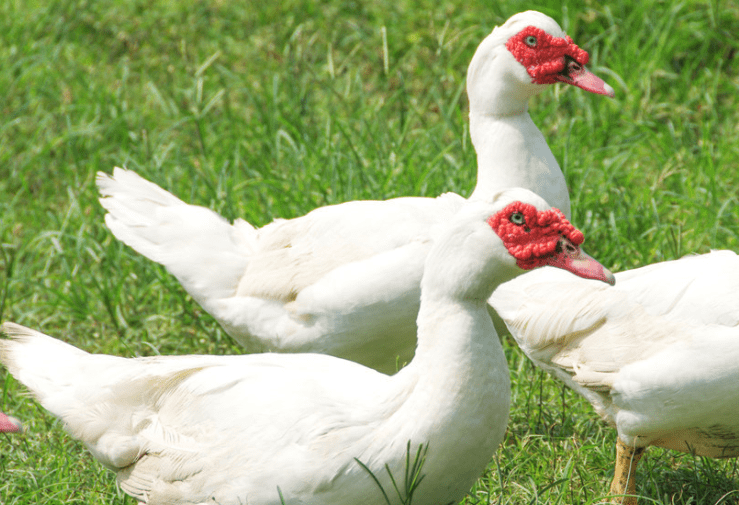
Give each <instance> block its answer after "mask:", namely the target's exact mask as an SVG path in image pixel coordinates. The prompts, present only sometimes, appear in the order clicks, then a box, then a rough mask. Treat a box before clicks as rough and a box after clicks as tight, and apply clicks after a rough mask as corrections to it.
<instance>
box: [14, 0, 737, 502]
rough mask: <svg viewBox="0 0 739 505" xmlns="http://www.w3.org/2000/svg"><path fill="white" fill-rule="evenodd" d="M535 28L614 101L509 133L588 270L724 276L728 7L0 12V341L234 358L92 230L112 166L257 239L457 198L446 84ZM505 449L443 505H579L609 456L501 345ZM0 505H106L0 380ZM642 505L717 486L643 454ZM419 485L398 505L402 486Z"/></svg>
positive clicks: (703, 496) (117, 497)
mask: <svg viewBox="0 0 739 505" xmlns="http://www.w3.org/2000/svg"><path fill="white" fill-rule="evenodd" d="M528 8H536V9H539V10H542V11H544V12H546V13H547V14H549V15H551V16H553V17H554V18H555V19H557V20H558V21H560V23H561V24H562V26H563V27H564V28H565V29H566V30H567V31H568V33H569V34H570V35H571V36H572V37H573V39H574V40H575V41H576V42H577V43H578V44H579V45H580V46H581V47H583V48H585V49H586V50H588V51H589V52H590V55H591V64H590V67H591V68H592V69H593V70H594V71H595V72H596V73H597V74H599V75H600V76H602V77H603V78H604V79H606V80H607V81H608V82H609V83H610V84H611V85H612V86H613V87H614V88H615V89H616V94H617V95H616V98H615V99H613V100H609V99H607V98H603V97H598V96H594V95H591V94H587V93H585V92H583V91H581V90H577V89H574V88H570V87H563V86H558V87H553V88H552V89H551V90H548V91H547V92H545V93H544V94H542V95H541V96H540V97H537V98H536V99H535V100H533V101H532V104H531V112H532V116H533V117H534V119H535V121H536V122H537V124H538V125H539V126H540V128H541V129H542V131H543V132H544V134H545V136H546V138H547V139H548V141H549V144H550V146H551V147H552V150H553V152H554V153H555V156H556V157H557V158H558V160H559V161H560V164H561V166H562V167H563V169H564V171H565V174H566V176H567V179H568V182H569V185H570V188H571V193H572V201H573V221H574V222H575V223H576V224H577V225H578V226H579V227H580V228H581V229H583V231H584V232H585V234H586V241H587V243H586V246H587V249H588V252H589V253H591V254H592V255H593V256H595V257H597V258H598V259H600V260H601V261H602V262H603V263H605V264H607V265H609V266H611V267H613V269H614V270H619V269H624V268H631V267H635V266H639V265H644V264H647V263H651V262H654V261H660V260H665V259H671V258H676V257H679V256H681V255H683V254H687V253H692V252H699V253H700V252H707V251H708V250H709V249H711V248H714V249H721V248H729V249H734V250H739V210H738V209H737V201H738V199H739V194H738V192H739V189H737V188H739V128H738V127H737V125H738V124H739V103H738V102H739V99H738V98H737V97H739V76H738V75H737V72H738V70H737V69H739V64H738V62H737V56H736V54H737V49H738V48H739V41H738V39H737V37H738V35H737V34H739V7H738V6H737V4H736V2H733V1H732V2H729V1H691V2H682V3H680V2H674V1H645V2H636V1H634V0H628V1H626V0H623V1H618V0H617V1H614V2H608V3H603V4H602V5H601V4H598V3H595V2H589V1H588V2H555V1H553V0H552V1H549V0H546V1H539V2H534V3H531V2H522V1H511V2H494V3H492V4H490V5H486V4H479V5H478V4H470V3H464V2H455V3H451V2H447V3H445V4H443V5H439V4H438V2H429V1H424V0H421V1H418V2H407V1H406V2H403V1H401V2H345V3H342V2H333V3H310V2H305V1H297V0H294V1H287V2H261V3H259V2H248V3H246V4H244V3H243V2H201V3H197V2H196V3H193V2H169V1H167V2H165V1H155V2H143V1H140V0H136V1H131V2H113V1H109V0H101V1H96V2H92V1H84V0H62V1H55V2H39V1H33V0H31V1H20V0H9V1H6V2H4V3H2V4H0V27H1V28H2V31H0V39H1V40H0V89H2V90H3V92H2V93H0V107H1V109H0V110H2V113H3V116H2V122H1V123H0V215H1V216H2V218H1V220H0V247H1V248H2V254H0V289H1V290H2V291H1V292H0V319H2V320H6V321H7V320H10V321H15V322H18V323H20V324H26V325H28V326H30V327H33V328H37V329H40V330H42V331H45V332H47V333H50V334H52V335H54V336H57V337H61V338H64V339H65V340H67V341H69V342H71V343H73V344H75V345H77V346H80V347H82V348H84V349H86V350H88V351H91V352H104V353H111V354H117V355H124V356H134V355H150V354H156V353H162V354H175V353H176V354H183V353H215V354H226V353H238V352H240V350H239V347H238V346H237V345H236V344H234V343H233V342H232V341H231V339H230V338H229V337H228V336H227V335H226V334H225V333H224V332H223V330H222V329H221V328H220V327H219V326H218V325H217V324H216V323H215V322H214V321H213V320H212V319H211V318H210V317H209V316H207V314H205V313H204V312H203V311H202V309H200V307H199V306H198V305H197V304H196V303H194V302H193V301H192V300H191V299H190V298H189V297H188V296H187V295H186V294H185V293H184V291H183V290H182V289H181V288H180V287H179V285H178V283H177V282H176V281H175V280H174V279H173V278H172V277H171V276H169V275H168V274H167V273H166V272H165V271H164V270H163V269H162V268H160V267H158V266H156V265H154V264H152V263H151V262H149V261H148V260H145V259H144V258H142V257H140V256H138V255H137V254H135V253H134V252H132V251H131V250H130V249H128V248H126V247H125V246H122V245H121V244H120V243H118V242H117V241H116V240H114V239H113V238H112V236H111V234H110V233H109V232H108V231H107V229H106V228H105V227H104V224H103V220H102V215H103V212H102V209H101V208H100V206H99V204H98V203H97V193H96V189H95V186H94V175H95V173H96V172H97V171H98V170H102V171H106V172H110V171H111V170H112V167H113V166H115V165H125V166H127V167H128V168H131V169H134V170H136V171H138V172H139V173H141V174H142V175H143V176H144V177H146V178H147V179H150V180H152V181H154V182H156V183H157V184H160V185H161V186H163V187H164V188H166V189H167V190H169V191H171V192H173V193H174V194H176V195H177V196H179V197H180V198H182V199H183V200H185V201H188V202H193V203H197V204H200V205H205V206H208V207H210V208H213V209H214V210H216V211H218V212H219V213H221V214H222V215H224V216H225V217H227V218H229V219H233V218H235V217H243V218H245V219H247V220H249V221H250V222H252V223H254V224H256V225H262V224H265V223H267V222H269V221H271V220H272V219H273V218H275V217H293V216H298V215H302V214H304V213H306V212H308V211H310V210H311V209H313V208H315V207H317V206H321V205H326V204H331V203H337V202H342V201H346V200H352V199H385V198H391V197H395V196H402V195H429V196H433V195H437V194H440V193H442V192H445V191H456V192H459V193H461V194H464V195H467V194H469V192H470V190H471V188H472V187H473V185H474V178H475V156H474V152H473V149H472V146H471V144H470V140H469V134H468V127H467V120H466V114H467V99H466V94H465V88H464V85H465V83H464V77H465V74H466V68H467V64H468V63H469V60H470V58H471V56H472V53H473V52H474V49H475V47H476V46H477V44H478V43H479V41H480V40H482V38H483V37H484V36H485V35H486V34H487V33H488V32H489V31H490V30H491V29H492V27H493V26H494V25H496V24H499V23H500V22H502V21H503V20H504V19H505V18H507V17H508V16H510V15H511V14H513V13H515V12H517V11H520V10H525V9H528ZM506 345H507V348H506V353H507V355H508V358H509V364H510V367H511V378H512V382H513V391H512V399H513V402H512V411H511V421H510V423H509V429H508V434H507V437H506V440H505V441H504V444H503V445H502V446H501V448H500V450H499V452H498V454H497V456H496V458H497V459H493V460H491V463H490V466H489V468H488V471H487V472H486V473H485V474H484V475H483V476H482V477H481V479H480V480H479V481H478V483H477V484H476V486H475V487H474V488H473V489H472V490H471V493H470V496H469V497H468V498H467V499H466V500H465V503H469V504H475V503H501V504H504V503H510V504H519V503H526V504H528V503H531V504H536V503H541V504H544V503H547V504H557V503H559V504H574V503H577V504H580V503H598V502H599V501H602V500H603V499H604V497H605V496H606V493H607V490H608V483H609V480H610V477H611V474H612V471H613V468H612V465H613V457H614V454H615V451H614V447H613V444H614V441H615V434H614V433H613V431H612V430H610V429H609V428H607V427H605V426H604V425H603V424H602V423H601V422H600V421H598V420H597V419H596V417H595V415H594V414H593V412H592V409H591V408H590V407H589V405H587V404H586V403H585V402H584V401H583V400H581V399H580V398H579V397H578V396H577V395H576V394H574V393H573V392H571V391H569V390H566V389H563V387H562V386H561V385H560V384H559V383H557V382H556V381H554V380H553V379H551V378H549V377H548V376H547V375H545V374H543V373H542V372H540V371H539V370H537V369H535V368H534V367H533V366H532V365H531V364H530V362H528V361H527V360H526V359H525V358H524V357H523V356H522V355H521V353H520V352H519V351H518V350H517V349H516V348H515V347H513V346H512V345H508V344H506ZM0 377H2V380H4V382H3V387H2V396H1V397H0V399H1V400H2V402H1V403H0V408H2V409H3V410H5V411H6V412H9V413H12V414H13V415H15V416H16V417H19V418H21V419H22V420H23V421H24V423H25V425H26V428H27V434H26V435H24V436H22V437H17V436H12V437H11V436H7V437H5V436H3V437H0V454H1V455H2V458H1V459H0V474H1V476H2V478H0V502H2V503H4V504H15V503H17V504H31V503H45V504H65V505H67V504H73V503H85V504H86V503H128V504H132V503H133V502H134V501H133V500H132V499H130V498H126V497H124V495H123V494H122V493H121V492H120V491H118V490H117V489H116V487H115V484H114V478H113V476H112V474H111V473H110V472H108V471H106V470H105V469H103V467H102V466H100V465H99V464H97V463H96V462H95V461H94V460H93V458H92V457H91V456H90V455H89V453H87V452H86V451H85V450H84V449H83V448H82V446H81V445H80V444H78V443H76V442H74V441H72V440H71V439H70V438H69V437H68V436H66V435H65V434H64V433H63V431H62V429H61V426H60V425H59V423H57V422H55V421H53V419H52V418H51V417H50V416H48V415H46V414H45V413H44V411H43V410H42V409H41V408H40V407H38V405H37V404H36V403H34V402H33V401H31V400H29V399H27V398H26V397H24V395H23V393H22V391H23V389H22V387H20V386H19V385H18V384H17V383H16V382H15V381H14V380H13V379H12V378H10V377H8V376H7V374H5V372H4V371H3V372H2V375H0ZM638 478H639V481H638V482H637V485H638V487H637V489H638V490H639V492H641V493H642V494H643V495H644V496H645V499H644V500H643V502H644V503H660V504H672V503H675V504H716V503H729V502H736V500H737V499H738V497H737V496H736V494H733V495H730V496H727V497H724V498H722V497H723V496H724V495H725V494H726V493H728V492H731V491H732V490H735V489H737V487H738V482H739V481H738V480H737V474H736V460H729V461H719V460H709V459H702V458H693V457H691V456H687V455H680V454H676V453H673V452H670V451H662V450H656V449H651V450H650V451H649V452H648V453H647V456H646V458H645V459H644V461H643V462H642V464H641V465H640V471H639V474H638ZM422 484H423V483H421V485H422ZM649 500H651V502H650V501H649Z"/></svg>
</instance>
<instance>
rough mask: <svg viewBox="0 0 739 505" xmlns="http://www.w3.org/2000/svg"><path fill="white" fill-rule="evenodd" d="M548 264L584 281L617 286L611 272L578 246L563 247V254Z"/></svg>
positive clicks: (550, 260)
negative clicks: (588, 280)
mask: <svg viewBox="0 0 739 505" xmlns="http://www.w3.org/2000/svg"><path fill="white" fill-rule="evenodd" d="M546 264H547V265H549V266H553V267H556V268H561V269H562V270H567V271H568V272H571V273H573V274H575V275H577V276H578V277H582V278H583V279H592V280H596V281H601V282H605V283H606V284H610V285H611V286H613V285H614V284H616V277H615V276H614V275H613V273H612V272H611V271H610V270H608V269H607V268H606V267H604V266H603V265H602V264H601V263H600V262H599V261H598V260H596V259H595V258H593V257H591V256H590V255H588V254H587V253H585V251H583V250H582V249H580V248H579V247H577V246H572V245H570V246H568V247H563V250H562V252H561V253H559V254H557V255H556V256H552V257H551V258H549V261H547V263H546Z"/></svg>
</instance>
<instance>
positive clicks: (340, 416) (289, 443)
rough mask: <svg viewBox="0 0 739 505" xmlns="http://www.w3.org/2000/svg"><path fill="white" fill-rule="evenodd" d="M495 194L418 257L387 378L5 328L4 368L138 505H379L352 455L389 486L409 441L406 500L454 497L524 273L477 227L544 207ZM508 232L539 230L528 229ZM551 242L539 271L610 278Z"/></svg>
mask: <svg viewBox="0 0 739 505" xmlns="http://www.w3.org/2000/svg"><path fill="white" fill-rule="evenodd" d="M494 200H495V204H494V205H492V206H491V205H490V204H485V203H482V202H469V203H467V204H465V206H464V208H463V209H462V210H461V211H460V213H459V214H458V215H457V216H455V218H454V219H453V220H452V222H451V223H450V225H449V226H448V228H447V229H446V230H445V231H444V232H443V233H441V234H440V236H439V239H438V241H437V242H436V243H435V244H434V246H433V247H432V249H431V252H430V253H429V254H428V258H427V259H426V268H425V271H424V275H423V280H422V283H421V290H422V294H421V309H420V313H419V315H418V336H419V338H418V348H417V351H416V355H415V357H414V359H413V361H412V362H411V363H410V364H409V365H408V366H407V367H405V368H403V369H402V370H401V371H400V372H398V373H397V374H396V375H394V376H387V375H384V374H381V373H379V372H376V371H375V370H372V369H370V368H366V367H364V366H362V365H359V364H357V363H353V362H350V361H346V360H342V359H338V358H335V357H332V356H325V355H319V354H295V355H289V354H252V355H245V356H171V357H150V358H137V359H125V358H119V357H113V356H106V355H90V354H87V353H85V352H83V351H81V350H79V349H76V348H74V347H72V346H70V345H68V344H65V343H62V342H60V341H58V340H54V339H53V338H51V337H47V336H45V335H43V334H41V333H38V332H36V331H33V330H29V329H27V328H24V327H22V326H18V325H15V324H12V323H6V324H5V325H3V327H2V330H3V332H5V333H6V334H8V335H10V336H11V339H9V340H0V361H2V363H3V364H4V365H5V366H6V367H7V368H8V370H9V371H10V373H12V374H13V376H14V377H15V378H16V379H17V380H19V381H20V382H22V383H23V384H25V385H26V386H27V387H28V388H29V389H30V390H31V391H32V392H33V394H34V395H35V397H36V398H37V399H38V400H39V401H40V402H41V404H42V405H43V406H44V407H45V408H47V409H48V410H50V411H51V412H52V413H53V414H54V415H56V416H57V417H59V418H61V419H62V420H63V421H64V423H65V426H66V428H67V430H68V431H69V432H70V434H71V435H72V436H74V437H75V438H78V439H80V440H82V441H83V442H84V443H85V444H86V445H87V447H88V448H89V449H90V450H91V451H92V453H93V455H94V456H95V457H96V458H97V459H98V460H100V461H101V462H102V463H103V464H104V465H106V466H107V467H109V468H111V469H112V470H114V471H115V472H116V473H117V477H118V481H119V483H120V486H121V488H122V489H123V490H124V491H125V492H126V493H128V494H130V495H132V496H134V497H135V498H136V499H138V500H139V501H140V502H142V503H145V504H149V505H163V504H167V505H185V504H203V505H204V504H211V503H219V504H220V505H236V504H244V503H249V504H251V505H263V504H275V505H276V504H279V503H280V496H282V498H283V499H284V501H285V503H289V504H291V505H300V504H316V505H318V504H320V505H332V504H336V505H339V504H341V505H346V504H367V505H374V504H377V505H379V504H383V503H385V502H384V498H383V497H382V494H381V493H380V491H379V489H378V488H377V486H376V483H375V482H374V481H373V480H372V478H371V477H370V475H369V474H368V472H367V471H366V470H365V469H364V468H362V466H361V465H360V464H359V463H358V462H357V460H358V461H360V462H361V463H362V464H364V465H366V467H367V468H368V469H370V470H371V471H372V472H373V473H374V475H375V476H377V478H379V479H380V481H381V482H382V484H383V486H384V488H385V489H387V490H388V491H390V490H392V487H391V486H392V484H391V483H390V480H389V477H388V474H387V472H386V469H385V467H386V465H387V468H389V469H390V471H391V472H392V474H393V475H394V476H395V477H396V478H398V479H400V480H401V481H402V479H403V477H402V476H403V475H404V472H405V469H406V457H407V451H408V447H410V451H411V459H412V458H413V455H414V454H415V452H416V451H417V449H418V447H419V446H421V445H423V446H424V447H428V452H427V455H426V459H425V462H424V465H423V468H422V472H421V473H422V474H423V475H425V478H424V479H423V481H422V482H421V485H420V487H419V488H418V490H417V491H416V493H415V494H414V499H413V503H415V504H419V505H438V504H446V503H452V502H456V501H457V500H459V499H460V498H461V496H462V495H463V494H464V493H465V492H466V491H468V490H469V488H470V487H471V486H472V484H473V482H474V480H475V479H476V478H477V477H478V476H479V474H480V473H481V472H482V471H483V470H484V468H485V466H486V465H487V463H488V462H489V460H490V457H491V455H492V454H493V452H494V451H495V449H496V447H497V446H498V444H499V443H500V441H501V439H502V437H503V434H504V432H505V427H506V422H507V419H508V408H509V397H510V384H509V379H508V368H507V366H506V362H505V357H504V355H503V351H502V348H501V345H500V342H499V340H498V338H497V336H496V334H495V330H494V328H493V325H492V322H491V320H490V317H489V315H488V311H487V302H486V300H487V298H488V297H489V296H490V293H491V292H492V290H493V289H494V287H495V286H496V285H498V284H499V283H501V282H504V281H506V280H508V279H510V278H512V277H514V276H515V275H517V274H519V273H521V272H522V270H521V269H520V268H519V267H518V266H517V264H518V261H519V260H520V258H519V260H517V259H516V258H514V257H513V256H511V254H514V253H513V252H510V251H512V249H511V248H510V247H511V246H508V245H504V242H503V241H502V240H501V238H500V237H499V236H498V234H497V233H500V232H499V231H498V228H494V224H493V223H492V222H491V221H489V218H490V216H493V215H496V216H497V215H500V214H503V216H502V219H503V222H506V223H507V222H508V221H507V220H510V221H511V222H513V218H512V217H511V215H512V214H513V211H511V210H509V209H510V204H511V202H513V201H515V200H523V201H525V202H528V203H530V204H532V205H535V206H536V208H537V209H539V210H543V209H544V208H546V207H547V206H546V205H545V204H544V202H543V200H541V199H540V198H539V197H537V196H536V195H534V194H533V193H531V192H528V191H525V190H508V191H506V192H504V193H502V194H501V195H498V196H497V197H496V198H494ZM562 222H566V221H565V220H564V219H563V218H562ZM363 224H364V223H357V225H358V226H362V225H363ZM528 225H530V226H531V228H532V233H525V232H523V229H524V228H526V227H527V226H528ZM506 226H510V225H506ZM568 226H569V225H568ZM515 229H517V230H519V231H520V234H521V235H522V236H524V237H531V236H535V235H536V233H537V231H538V227H535V226H533V223H532V222H530V221H529V222H525V223H523V224H520V225H519V224H516V226H515ZM494 230H495V231H494ZM506 233H507V232H506ZM517 233H519V232H517ZM560 233H561V232H560V230H558V229H552V230H550V231H547V232H546V237H548V240H550V239H551V240H554V241H555V242H557V241H558V240H564V239H561V238H560ZM527 240H528V239H527ZM506 243H507V242H506ZM559 243H560V244H562V246H563V247H561V248H559V249H554V248H551V252H549V253H546V254H542V255H540V256H536V261H537V264H544V263H547V262H550V260H551V259H552V258H555V257H556V258H560V259H562V260H563V261H561V262H560V263H562V264H568V265H569V266H567V267H566V268H568V269H570V270H571V271H572V272H574V273H577V274H578V275H581V274H583V273H587V272H591V271H593V270H594V269H601V271H602V273H603V275H604V276H608V275H609V273H608V272H607V271H605V270H604V269H603V267H602V266H600V265H599V264H598V263H597V262H595V261H594V260H592V259H588V258H587V257H585V256H582V255H581V254H580V253H579V250H578V248H577V247H575V246H572V244H569V245H568V244H567V242H564V243H562V242H559ZM558 251H559V252H558ZM569 260H572V261H571V262H569V263H568V261H569ZM409 444H410V445H409ZM355 458H356V459H355ZM389 496H390V497H391V499H394V492H389ZM393 503H395V502H393Z"/></svg>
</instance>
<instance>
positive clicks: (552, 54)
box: [506, 26, 590, 84]
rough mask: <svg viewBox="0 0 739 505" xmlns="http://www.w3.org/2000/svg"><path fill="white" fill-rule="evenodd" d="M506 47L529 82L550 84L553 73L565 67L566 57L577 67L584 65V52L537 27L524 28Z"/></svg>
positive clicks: (586, 61)
mask: <svg viewBox="0 0 739 505" xmlns="http://www.w3.org/2000/svg"><path fill="white" fill-rule="evenodd" d="M506 48H507V49H508V50H509V51H510V52H511V54H512V55H513V57H514V58H516V60H517V61H518V62H519V63H521V65H523V66H524V67H525V68H526V71H527V72H528V73H529V75H530V76H531V82H533V83H536V84H554V83H555V82H557V74H560V73H561V72H562V71H563V70H564V69H565V66H566V65H567V62H566V58H565V56H569V57H570V58H572V59H573V60H575V61H576V62H578V63H579V64H580V65H582V66H584V65H586V64H587V63H588V60H589V59H590V56H588V53H587V52H586V51H584V50H582V49H580V48H579V47H577V45H576V44H575V43H574V42H572V39H571V38H570V37H564V38H560V37H553V36H551V35H549V34H548V33H547V32H545V31H544V30H542V29H541V28H537V27H535V26H527V27H526V28H524V29H523V30H521V31H520V32H518V33H517V34H516V35H514V36H513V37H511V38H510V39H508V42H506Z"/></svg>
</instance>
